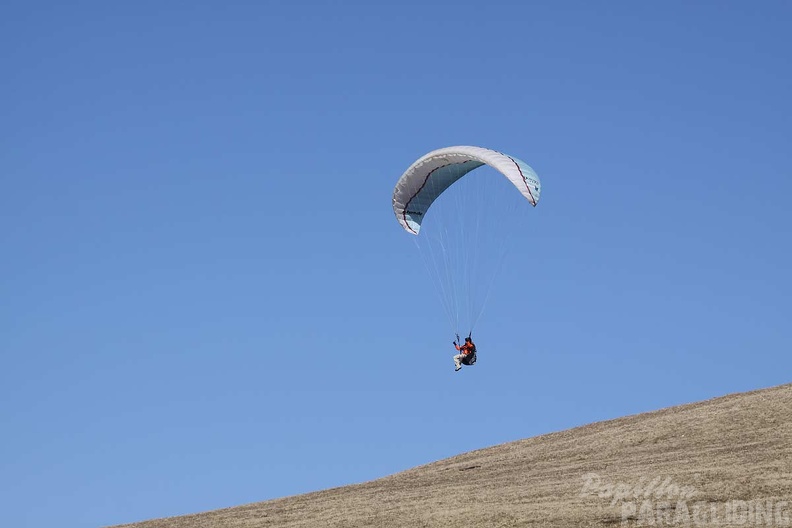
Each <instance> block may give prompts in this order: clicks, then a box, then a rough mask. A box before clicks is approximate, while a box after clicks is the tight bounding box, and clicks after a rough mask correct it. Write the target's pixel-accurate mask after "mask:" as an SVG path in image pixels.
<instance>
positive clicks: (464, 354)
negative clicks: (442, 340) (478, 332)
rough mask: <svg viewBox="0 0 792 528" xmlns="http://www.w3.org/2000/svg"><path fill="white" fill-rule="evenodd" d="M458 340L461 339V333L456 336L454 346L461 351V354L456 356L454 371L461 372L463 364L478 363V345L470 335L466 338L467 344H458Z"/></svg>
mask: <svg viewBox="0 0 792 528" xmlns="http://www.w3.org/2000/svg"><path fill="white" fill-rule="evenodd" d="M457 341H459V335H457V336H456V341H454V348H456V349H457V350H458V351H459V354H457V355H456V356H454V371H456V372H459V369H461V368H462V365H468V366H470V365H475V364H476V345H475V344H474V343H473V340H472V338H471V336H470V335H469V336H467V337H466V338H465V344H463V345H460V344H458V343H457Z"/></svg>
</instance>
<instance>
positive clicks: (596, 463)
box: [124, 385, 792, 528]
mask: <svg viewBox="0 0 792 528" xmlns="http://www.w3.org/2000/svg"><path fill="white" fill-rule="evenodd" d="M590 474H596V475H598V477H599V478H600V482H601V484H602V486H600V487H598V488H597V490H596V491H598V492H601V493H602V495H603V496H602V497H600V496H598V494H597V493H582V491H583V488H584V483H585V482H586V480H585V478H584V476H585V475H589V478H590V479H592V478H593V477H592V476H591V475H590ZM656 478H657V479H661V480H665V479H671V483H670V484H667V485H666V486H665V487H661V491H660V492H659V495H666V496H665V497H662V496H661V497H659V498H655V497H653V493H652V492H651V491H650V492H649V493H648V499H646V498H644V496H643V495H642V494H641V492H640V491H639V496H638V498H637V499H636V498H635V497H633V496H631V497H629V498H628V499H627V500H624V501H621V502H619V501H615V504H612V502H613V501H612V497H610V498H609V497H607V496H606V495H607V494H608V493H607V489H606V488H604V487H603V486H604V485H605V484H607V483H611V484H614V485H618V484H622V485H624V486H627V487H630V488H631V489H630V493H631V495H634V494H635V487H636V486H637V485H639V484H640V485H641V486H642V487H643V488H645V487H646V485H647V483H649V482H651V481H652V480H653V479H656ZM642 479H643V480H642ZM589 482H594V481H593V480H589ZM672 485H676V486H681V487H684V489H685V491H691V490H695V495H693V496H692V497H687V498H685V497H681V496H680V495H679V494H677V493H674V490H673V488H671V487H670V486H672ZM657 490H658V488H657V487H656V488H655V491H656V492H657ZM589 491H591V487H589ZM622 491H624V490H622ZM642 491H643V492H644V493H645V492H646V490H645V489H644V490H642ZM668 494H670V495H671V497H670V499H669V497H668V496H667V495H668ZM680 499H682V502H679V501H680ZM663 501H665V502H666V504H664V503H663ZM698 501H706V502H707V503H709V504H708V506H707V508H711V507H713V506H714V507H715V508H716V509H717V512H718V518H717V519H716V520H720V521H727V522H725V523H723V522H722V523H721V524H719V525H718V526H767V525H773V526H789V525H790V520H789V517H790V516H791V515H790V512H792V385H783V386H780V387H775V388H771V389H765V390H760V391H755V392H749V393H743V394H733V395H729V396H725V397H721V398H716V399H713V400H708V401H704V402H699V403H694V404H689V405H682V406H679V407H671V408H668V409H663V410H659V411H654V412H650V413H645V414H639V415H635V416H628V417H624V418H619V419H616V420H609V421H605V422H599V423H594V424H590V425H586V426H583V427H578V428H575V429H570V430H568V431H563V432H558V433H552V434H547V435H542V436H537V437H534V438H529V439H527V440H521V441H518V442H512V443H508V444H503V445H499V446H495V447H490V448H487V449H481V450H478V451H473V452H470V453H466V454H463V455H459V456H456V457H453V458H449V459H446V460H441V461H439V462H434V463H432V464H427V465H424V466H420V467H417V468H413V469H410V470H408V471H404V472H402V473H398V474H395V475H392V476H389V477H386V478H382V479H379V480H375V481H372V482H367V483H364V484H357V485H353V486H345V487H341V488H335V489H329V490H324V491H319V492H315V493H309V494H305V495H299V496H295V497H286V498H282V499H276V500H270V501H266V502H259V503H254V504H248V505H244V506H237V507H233V508H227V509H223V510H216V511H211V512H206V513H199V514H195V515H186V516H182V517H171V518H167V519H158V520H152V521H146V522H141V523H136V524H129V525H124V526H125V527H126V528H210V527H211V528H221V527H223V528H225V527H227V528H253V527H256V528H263V527H290V528H297V527H305V528H318V527H337V528H355V527H364V526H365V527H405V528H407V527H409V528H422V527H426V528H428V527H432V528H434V527H438V528H439V527H443V528H457V527H458V528H463V527H464V528H479V527H481V528H484V527H487V528H489V527H502V528H507V527H509V528H510V527H534V526H558V527H573V526H581V527H590V526H602V527H615V526H639V525H648V522H649V521H650V520H652V521H655V522H656V523H657V525H658V526H710V525H713V523H712V522H711V521H712V519H713V518H712V517H702V516H695V517H694V508H696V507H698V506H697V505H696V503H697V502H698ZM734 501H746V502H745V503H742V502H734ZM768 501H769V502H768ZM781 501H790V504H789V505H788V506H785V504H784V503H783V502H781ZM757 504H758V506H759V509H760V511H759V512H758V514H757V513H756V511H755V510H754V508H755V507H756V506H757ZM768 504H769V507H770V509H771V513H770V515H769V517H768V516H764V515H762V513H763V510H764V509H766V507H767V505H768ZM630 505H634V506H635V508H636V512H635V514H634V515H632V516H630V515H627V517H628V518H627V519H626V520H625V519H624V518H623V517H624V515H625V512H626V509H623V508H629V507H630ZM642 506H643V507H646V508H651V509H650V510H646V509H645V510H644V511H643V513H641V507H642ZM747 508H750V513H749V510H748V509H747ZM688 509H689V511H688ZM707 511H709V510H707ZM730 512H731V514H732V515H733V516H732V517H728V515H729V513H730ZM686 513H689V516H688V517H687V521H688V524H685V519H686V517H685V514H686ZM735 514H736V515H735ZM757 516H758V519H757ZM768 520H769V523H768ZM698 521H703V522H698Z"/></svg>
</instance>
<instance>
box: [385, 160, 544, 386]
mask: <svg viewBox="0 0 792 528" xmlns="http://www.w3.org/2000/svg"><path fill="white" fill-rule="evenodd" d="M479 168H483V169H482V171H478V170H476V169H479ZM485 169H486V170H485ZM488 171H489V172H488ZM471 173H472V174H471ZM492 173H495V174H497V173H500V175H502V176H505V180H504V179H503V178H502V177H498V178H495V177H493V174H492ZM540 196H541V183H540V180H539V176H537V174H536V173H535V172H534V170H533V169H532V168H531V167H530V166H529V165H528V164H527V163H525V162H524V161H522V160H520V159H518V158H515V157H514V156H509V155H507V154H504V153H502V152H498V151H495V150H491V149H487V148H482V147H473V146H456V147H447V148H441V149H438V150H434V151H432V152H429V153H427V154H425V155H423V156H421V157H420V158H418V159H417V160H416V161H415V162H413V163H412V164H411V165H410V166H409V167H408V168H407V170H406V171H405V172H404V173H403V174H402V176H401V177H400V178H399V180H398V181H397V182H396V186H395V188H394V190H393V200H392V201H393V213H394V215H395V216H396V220H397V221H398V222H399V224H400V225H401V227H402V228H403V229H404V230H405V231H406V232H407V233H409V234H411V235H415V237H414V240H415V243H416V246H417V247H418V249H419V252H420V253H421V256H422V257H423V260H424V264H425V265H426V268H427V270H428V271H429V274H430V276H431V278H432V280H433V282H434V283H435V286H436V287H437V290H438V292H439V294H440V298H441V302H442V303H443V307H444V308H445V312H446V315H447V316H448V319H449V323H450V325H451V327H452V329H453V331H454V332H455V333H456V334H458V333H459V330H460V329H462V330H463V331H465V332H466V333H468V338H467V339H466V341H465V344H461V343H459V341H460V340H459V338H458V335H457V339H456V340H455V341H454V346H455V347H456V348H457V350H458V351H459V352H460V354H457V355H456V356H455V357H454V364H455V370H457V371H458V370H459V369H460V368H461V365H463V364H470V365H472V364H473V363H475V359H476V353H475V345H473V344H472V343H473V342H472V338H471V336H472V331H473V328H474V326H475V324H476V322H477V321H478V319H479V317H480V315H481V313H482V311H483V309H484V305H485V304H486V301H487V299H488V297H489V293H490V290H491V286H492V284H493V281H494V278H495V276H496V275H497V274H498V272H499V270H500V268H501V267H502V264H503V261H504V257H505V255H506V252H507V249H508V248H509V245H510V241H511V239H512V238H514V235H515V233H517V234H523V233H525V226H526V223H525V220H524V218H523V217H522V215H523V213H524V211H525V210H527V209H530V207H526V205H528V204H530V205H532V206H536V204H537V203H538V202H539V197H540ZM526 202H527V203H526ZM468 344H470V345H472V348H471V347H468V348H465V347H466V346H468ZM463 349H464V352H463ZM471 351H472V353H471ZM465 352H467V353H465ZM460 356H461V357H460Z"/></svg>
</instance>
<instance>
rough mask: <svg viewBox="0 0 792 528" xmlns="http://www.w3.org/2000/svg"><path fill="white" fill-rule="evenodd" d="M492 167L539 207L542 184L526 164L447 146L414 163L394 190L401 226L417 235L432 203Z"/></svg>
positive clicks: (487, 151) (494, 153)
mask: <svg viewBox="0 0 792 528" xmlns="http://www.w3.org/2000/svg"><path fill="white" fill-rule="evenodd" d="M482 165H489V166H490V167H492V168H494V169H496V170H497V171H498V172H500V173H501V174H503V175H504V176H506V178H507V179H508V180H509V181H510V182H512V183H513V184H514V186H515V187H516V188H517V189H518V190H519V191H520V193H522V195H523V196H524V197H525V198H526V199H527V200H528V201H529V202H530V203H531V205H534V206H536V204H537V202H538V201H539V196H540V194H541V183H540V182H539V177H538V176H537V175H536V173H535V172H534V171H533V169H531V167H529V166H528V164H527V163H525V162H523V161H521V160H519V159H517V158H515V157H513V156H508V155H506V154H503V153H501V152H497V151H495V150H490V149H486V148H481V147H469V146H459V147H447V148H442V149H438V150H435V151H432V152H430V153H428V154H426V155H424V156H422V157H421V158H419V159H418V160H417V161H416V162H415V163H413V164H412V165H411V166H410V167H409V168H408V169H407V170H406V171H405V172H404V174H403V175H402V177H401V178H399V181H398V182H397V183H396V188H395V189H394V190H393V212H394V214H395V215H396V219H397V220H398V221H399V223H400V224H401V226H402V227H403V228H404V229H405V230H406V231H407V232H409V233H413V234H415V235H417V234H418V232H419V231H420V229H421V222H422V221H423V218H424V216H425V215H426V212H427V211H428V210H429V208H430V207H431V205H432V203H433V202H434V201H435V200H436V199H437V197H438V196H440V195H441V194H442V193H443V192H444V191H445V190H446V189H448V188H449V187H450V186H451V184H453V183H454V182H455V181H457V180H458V179H460V178H461V177H463V176H464V175H465V174H467V173H469V172H470V171H472V170H474V169H477V168H479V167H481V166H482Z"/></svg>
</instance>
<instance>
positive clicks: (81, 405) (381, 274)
mask: <svg viewBox="0 0 792 528" xmlns="http://www.w3.org/2000/svg"><path fill="white" fill-rule="evenodd" d="M791 20H792V7H791V6H790V4H789V3H787V2H773V1H766V2H759V3H752V4H751V3H748V2H696V3H695V5H690V3H689V2H661V3H652V4H650V3H645V2H642V3H635V2H608V3H607V4H602V3H600V5H594V4H593V3H591V2H541V3H540V2H500V1H498V0H495V1H489V2H466V1H460V2H455V3H451V2H447V3H446V2H436V1H428V2H426V1H422V2H398V3H391V4H388V5H382V4H381V3H377V2H374V3H372V2H361V1H358V2H348V3H339V2H317V1H314V2H286V1H283V2H277V1H265V2H230V3H229V2H222V3H221V2H200V1H199V2H169V3H163V2H146V1H144V2H134V3H127V4H126V5H120V4H119V3H107V2H91V1H83V2H76V3H71V4H68V5H67V4H65V3H62V2H46V1H43V2H18V1H11V2H5V3H4V5H3V7H2V8H0V49H1V50H2V52H0V66H1V67H2V71H3V78H4V81H3V82H2V83H0V96H2V97H0V101H2V102H0V114H2V116H3V118H2V127H0V134H2V136H1V137H0V162H1V164H0V169H1V170H0V189H1V192H0V223H1V224H2V226H3V227H2V229H0V251H1V252H2V253H0V255H1V256H2V258H0V296H1V297H0V298H1V299H2V302H0V357H2V364H3V368H2V369H0V400H1V401H2V406H0V423H2V435H0V504H1V505H2V507H1V508H0V525H2V526H13V527H15V528H27V527H30V528H39V527H50V526H54V525H57V526H59V527H61V528H72V527H74V528H77V527H85V526H104V525H112V524H118V523H122V522H132V521H138V520H144V519H148V518H154V517H162V516H170V515H177V514H184V513H192V512H198V511H205V510H209V509H215V508H220V507H227V506H233V505H238V504H243V503H247V502H253V501H259V500H265V499H270V498H275V497H281V496H286V495H293V494H298V493H303V492H308V491H313V490H319V489H324V488H328V487H333V486H340V485H345V484H349V483H355V482H361V481H365V480H371V479H375V478H378V477H381V476H385V475H387V474H391V473H394V472H398V471H401V470H404V469H408V468H410V467H414V466H416V465H419V464H423V463H427V462H430V461H434V460H437V459H440V458H444V457H448V456H452V455H455V454H458V453H461V452H465V451H468V450H471V449H476V448H481V447H486V446H490V445H495V444H499V443H502V442H507V441H511V440H517V439H520V438H525V437H530V436H534V435H538V434H542V433H547V432H551V431H557V430H563V429H566V428H569V427H573V426H577V425H581V424H585V423H589V422H592V421H597V420H602V419H608V418H614V417H618V416H622V415H626V414H632V413H638V412H643V411H649V410H653V409H657V408H660V407H665V406H669V405H675V404H679V403H685V402H690V401H696V400H701V399H705V398H709V397H714V396H718V395H722V394H726V393H730V392H735V391H744V390H750V389H755V388H761V387H767V386H772V385H777V384H781V383H785V382H789V381H790V379H792V360H790V357H789V351H790V350H791V349H792V328H791V327H790V325H789V316H790V313H792V310H791V309H792V306H790V299H792V278H790V274H789V270H790V269H792V250H790V243H789V236H790V235H789V233H790V227H792V212H790V207H789V203H788V200H789V196H791V195H792V177H791V176H792V154H791V151H790V148H789V138H790V133H791V132H792V130H791V128H792V120H791V119H790V116H791V115H792V102H791V100H792V99H790V97H789V94H790V93H792V69H791V68H790V67H789V65H790V64H791V63H792V39H790V37H789V32H788V28H789V24H790V21H791ZM457 144H470V145H480V146H485V147H491V148H495V149H498V150H502V151H504V152H508V153H510V154H513V155H515V156H518V157H520V158H522V159H523V160H525V161H526V162H528V163H529V164H530V165H531V166H532V167H533V168H534V169H535V170H536V171H537V173H538V174H539V175H540V176H541V177H542V182H543V185H544V189H543V194H542V201H541V203H540V204H539V206H538V207H537V208H536V209H535V210H532V211H531V213H532V214H531V215H530V216H531V229H530V232H529V233H526V237H525V239H524V240H521V241H520V243H518V244H516V247H515V249H514V250H513V251H512V253H511V254H510V255H509V261H508V262H509V264H508V265H507V266H506V267H505V268H504V270H503V272H502V273H501V276H500V277H499V281H498V283H497V284H496V286H495V292H494V293H493V298H492V299H491V300H490V302H489V304H488V307H487V311H486V312H485V313H484V315H483V317H482V319H481V320H480V322H479V324H478V326H477V334H476V335H477V339H478V345H479V349H480V350H481V351H482V352H483V351H486V352H485V353H482V354H481V357H480V360H479V364H478V365H476V366H475V367H474V368H471V369H465V370H463V371H462V372H461V373H454V372H453V369H452V365H451V360H450V356H451V353H452V349H451V345H450V341H451V337H452V336H450V335H449V331H448V325H447V323H446V320H445V316H444V314H443V312H442V309H441V307H440V304H439V302H438V300H437V295H436V293H435V291H434V290H433V289H432V286H431V283H430V281H429V279H428V276H427V274H426V271H425V270H424V268H423V266H422V264H421V263H420V260H419V258H418V254H417V252H416V248H415V245H414V244H413V241H412V240H410V235H407V234H406V233H404V232H403V231H402V230H401V229H400V227H399V225H398V224H397V222H396V221H395V219H394V218H393V214H392V211H391V203H390V199H391V192H392V189H393V185H394V183H395V181H396V179H397V178H398V177H399V176H400V175H401V173H402V171H404V170H405V169H406V168H407V166H408V165H409V164H410V163H411V162H412V161H413V160H414V159H416V158H417V157H418V156H420V155H421V154H423V153H425V152H427V151H429V150H432V149H435V148H440V147H445V146H450V145H457ZM526 270H529V271H530V273H529V274H526ZM407 296H409V301H408V302H406V301H405V298H406V297H407Z"/></svg>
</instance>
